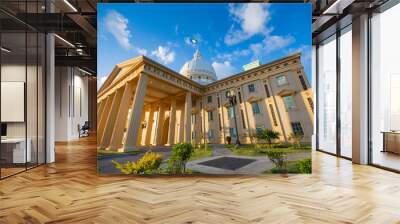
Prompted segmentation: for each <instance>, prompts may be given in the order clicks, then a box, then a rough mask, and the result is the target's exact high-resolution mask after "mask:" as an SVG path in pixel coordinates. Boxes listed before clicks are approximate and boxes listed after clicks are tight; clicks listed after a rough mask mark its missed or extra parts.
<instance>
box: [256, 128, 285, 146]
mask: <svg viewBox="0 0 400 224" xmlns="http://www.w3.org/2000/svg"><path fill="white" fill-rule="evenodd" d="M279 135H280V133H279V132H276V131H273V130H269V129H262V130H259V131H258V132H257V138H258V139H260V140H265V141H266V142H267V143H268V146H269V148H271V146H272V141H273V140H275V139H279Z"/></svg>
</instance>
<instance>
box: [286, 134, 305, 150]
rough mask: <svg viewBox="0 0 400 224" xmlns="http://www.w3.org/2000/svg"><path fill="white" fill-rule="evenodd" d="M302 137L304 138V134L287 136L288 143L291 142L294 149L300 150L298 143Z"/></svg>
mask: <svg viewBox="0 0 400 224" xmlns="http://www.w3.org/2000/svg"><path fill="white" fill-rule="evenodd" d="M303 137H304V134H301V133H291V134H290V135H289V141H291V142H292V143H293V145H294V146H295V147H297V148H300V142H301V140H302V139H303Z"/></svg>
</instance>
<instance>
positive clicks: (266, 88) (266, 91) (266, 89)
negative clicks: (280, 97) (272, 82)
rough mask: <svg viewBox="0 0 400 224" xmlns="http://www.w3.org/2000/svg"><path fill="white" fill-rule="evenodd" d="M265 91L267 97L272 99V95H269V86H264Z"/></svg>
mask: <svg viewBox="0 0 400 224" xmlns="http://www.w3.org/2000/svg"><path fill="white" fill-rule="evenodd" d="M264 89H265V93H266V94H267V97H270V96H271V94H269V90H268V86H267V84H264Z"/></svg>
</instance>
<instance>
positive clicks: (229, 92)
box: [225, 90, 231, 99]
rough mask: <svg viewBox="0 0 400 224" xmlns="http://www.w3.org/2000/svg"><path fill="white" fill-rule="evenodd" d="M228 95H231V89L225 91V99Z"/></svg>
mask: <svg viewBox="0 0 400 224" xmlns="http://www.w3.org/2000/svg"><path fill="white" fill-rule="evenodd" d="M230 95H231V91H230V90H227V91H225V98H226V99H228V98H229V96H230Z"/></svg>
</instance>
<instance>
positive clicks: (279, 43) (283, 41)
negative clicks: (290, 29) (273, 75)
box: [263, 35, 294, 53]
mask: <svg viewBox="0 0 400 224" xmlns="http://www.w3.org/2000/svg"><path fill="white" fill-rule="evenodd" d="M263 42H264V44H265V48H266V50H267V53H269V52H272V51H275V50H278V49H282V48H285V47H287V46H289V45H290V44H292V43H293V42H294V38H293V37H292V36H285V37H284V36H275V35H274V36H268V37H266V38H265V39H264V41H263Z"/></svg>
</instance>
